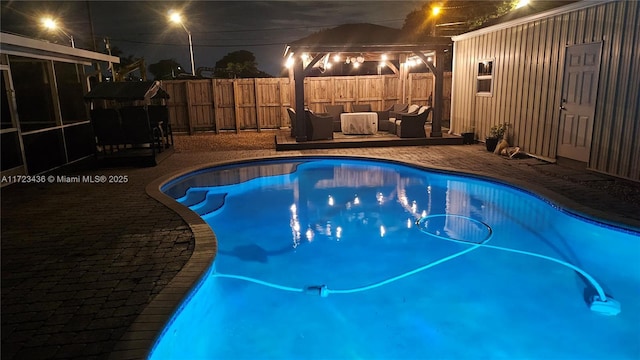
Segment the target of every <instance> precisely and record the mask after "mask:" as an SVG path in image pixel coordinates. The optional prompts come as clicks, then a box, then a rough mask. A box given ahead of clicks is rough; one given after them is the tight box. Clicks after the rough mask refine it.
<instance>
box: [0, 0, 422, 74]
mask: <svg viewBox="0 0 640 360" xmlns="http://www.w3.org/2000/svg"><path fill="white" fill-rule="evenodd" d="M0 2H1V3H2V13H1V15H2V19H1V22H0V28H1V30H2V31H3V32H8V33H13V34H18V35H24V36H28V37H33V38H38V39H46V40H48V41H52V42H58V43H62V44H68V38H66V37H65V36H64V35H61V34H57V35H56V34H53V33H50V32H46V31H45V30H44V29H42V27H41V25H40V20H39V19H40V18H41V17H42V16H43V15H45V14H50V15H51V16H53V17H56V18H58V19H59V22H60V24H62V25H63V26H64V29H65V30H66V31H67V32H68V33H69V34H71V35H73V37H74V40H75V43H76V47H78V48H84V49H89V50H93V49H94V48H93V46H94V45H93V42H92V41H91V24H92V23H93V33H94V35H95V37H96V38H97V39H98V40H97V42H96V49H97V51H99V52H104V50H105V45H104V42H103V41H102V39H103V38H105V37H109V38H110V41H111V46H112V47H117V48H119V49H121V50H122V51H123V54H122V56H123V57H127V56H129V55H133V56H134V57H144V59H145V62H146V64H147V66H148V65H149V64H153V63H156V62H158V61H159V60H162V59H174V60H176V61H177V62H178V63H179V64H181V65H182V66H183V68H185V69H189V68H190V60H189V46H188V38H187V33H186V32H185V31H184V30H183V29H182V28H181V27H180V26H179V25H174V24H171V23H169V22H168V21H167V13H168V12H169V10H170V9H181V10H182V12H183V15H184V17H185V18H186V20H185V25H186V27H187V28H188V29H189V31H191V33H192V36H193V45H194V58H195V67H196V69H197V68H198V67H203V66H206V67H213V66H215V63H216V61H218V60H220V59H221V58H222V57H223V56H224V55H226V54H228V53H229V52H232V51H236V50H248V51H251V52H252V53H254V55H255V56H256V60H257V62H258V68H259V69H260V70H263V71H265V72H267V73H269V74H271V75H275V76H277V75H279V73H280V70H281V69H282V64H283V52H284V47H285V45H286V44H287V43H288V42H291V41H294V40H297V39H299V38H302V37H305V36H307V35H309V34H311V33H313V32H316V31H319V30H322V29H326V28H332V27H335V26H338V25H341V24H347V23H373V24H378V25H383V26H389V27H395V28H400V27H402V24H403V22H404V19H405V17H406V15H407V14H408V13H409V12H411V11H412V10H414V9H417V8H419V7H420V5H421V3H422V2H421V1H349V2H345V1H296V2H291V1H192V2H173V1H70V2H69V1H46V2H40V1H38V2H35V1H6V0H2V1H0ZM89 14H90V16H89ZM90 19H91V20H92V21H90Z"/></svg>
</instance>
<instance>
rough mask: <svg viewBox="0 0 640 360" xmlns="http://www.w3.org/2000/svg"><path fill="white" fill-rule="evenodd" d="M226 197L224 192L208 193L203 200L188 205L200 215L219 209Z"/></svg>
mask: <svg viewBox="0 0 640 360" xmlns="http://www.w3.org/2000/svg"><path fill="white" fill-rule="evenodd" d="M226 197H227V194H226V193H222V194H221V193H209V194H207V196H206V198H205V200H204V201H202V202H200V203H197V204H194V205H192V206H189V209H191V210H193V211H195V212H196V213H197V214H198V215H200V216H203V215H207V214H210V213H212V212H214V211H216V210H218V209H220V208H221V207H222V206H223V205H224V199H225V198H226Z"/></svg>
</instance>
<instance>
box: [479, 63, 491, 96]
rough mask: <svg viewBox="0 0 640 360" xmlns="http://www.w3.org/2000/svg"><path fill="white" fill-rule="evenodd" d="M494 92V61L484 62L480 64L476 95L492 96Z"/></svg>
mask: <svg viewBox="0 0 640 360" xmlns="http://www.w3.org/2000/svg"><path fill="white" fill-rule="evenodd" d="M492 92H493V60H482V61H480V62H479V63H478V76H477V80H476V95H481V96H491V94H492Z"/></svg>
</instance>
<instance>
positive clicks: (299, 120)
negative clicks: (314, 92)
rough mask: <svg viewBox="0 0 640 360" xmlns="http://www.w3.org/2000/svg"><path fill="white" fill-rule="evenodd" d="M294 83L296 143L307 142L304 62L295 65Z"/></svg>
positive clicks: (297, 62)
mask: <svg viewBox="0 0 640 360" xmlns="http://www.w3.org/2000/svg"><path fill="white" fill-rule="evenodd" d="M293 82H294V84H295V92H294V94H295V95H294V96H295V100H294V101H295V106H294V107H293V108H294V109H296V123H295V134H294V135H295V137H296V141H298V142H301V141H307V124H306V121H304V117H305V113H304V64H302V61H296V62H295V63H294V64H293Z"/></svg>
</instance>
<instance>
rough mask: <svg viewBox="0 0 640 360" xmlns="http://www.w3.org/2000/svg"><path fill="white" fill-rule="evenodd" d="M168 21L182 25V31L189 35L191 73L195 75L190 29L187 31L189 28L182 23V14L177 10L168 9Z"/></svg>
mask: <svg viewBox="0 0 640 360" xmlns="http://www.w3.org/2000/svg"><path fill="white" fill-rule="evenodd" d="M169 21H171V22H172V23H175V24H180V25H182V28H183V29H184V31H186V32H187V35H188V36H189V54H190V55H191V75H194V76H195V75H196V68H195V65H194V63H193V42H192V41H191V31H189V29H187V27H186V26H185V25H184V22H183V21H182V15H181V14H180V13H179V12H176V11H169Z"/></svg>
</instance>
